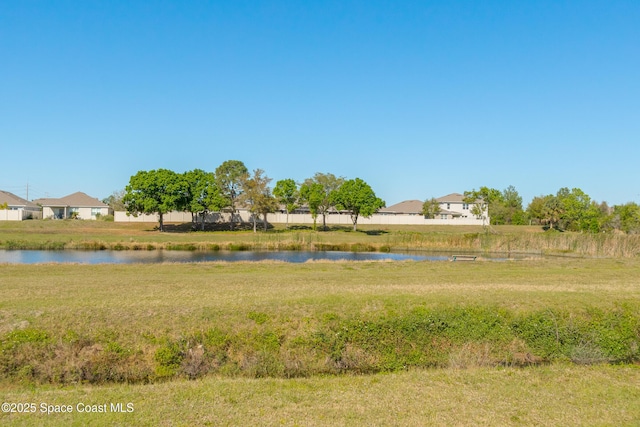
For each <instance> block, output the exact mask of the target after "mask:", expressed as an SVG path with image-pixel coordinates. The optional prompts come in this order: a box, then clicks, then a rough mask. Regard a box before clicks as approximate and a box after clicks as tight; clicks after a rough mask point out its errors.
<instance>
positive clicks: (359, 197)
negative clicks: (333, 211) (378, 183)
mask: <svg viewBox="0 0 640 427" xmlns="http://www.w3.org/2000/svg"><path fill="white" fill-rule="evenodd" d="M333 199H334V201H335V203H336V207H337V208H338V209H340V210H346V211H349V213H350V215H351V221H352V222H353V230H354V231H356V230H357V226H358V217H359V216H363V217H370V216H371V215H373V214H374V213H376V212H377V211H378V209H380V208H383V207H385V203H384V201H383V200H382V199H380V198H378V197H377V196H376V193H374V192H373V190H372V189H371V187H370V186H369V184H367V183H366V182H364V181H363V180H362V179H360V178H356V179H350V180H348V181H345V182H344V183H343V184H342V185H341V186H340V188H339V189H338V190H337V191H336V192H335V193H334V195H333Z"/></svg>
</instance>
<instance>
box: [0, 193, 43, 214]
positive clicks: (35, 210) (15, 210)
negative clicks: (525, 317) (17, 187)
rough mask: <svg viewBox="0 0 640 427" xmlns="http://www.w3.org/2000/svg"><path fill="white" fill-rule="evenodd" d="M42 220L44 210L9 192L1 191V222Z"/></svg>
mask: <svg viewBox="0 0 640 427" xmlns="http://www.w3.org/2000/svg"><path fill="white" fill-rule="evenodd" d="M25 219H42V208H41V207H40V206H38V205H37V204H35V203H32V202H30V201H28V200H26V199H23V198H22V197H18V196H16V195H15V194H13V193H9V192H8V191H2V190H0V221H22V220H25Z"/></svg>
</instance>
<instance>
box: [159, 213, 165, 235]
mask: <svg viewBox="0 0 640 427" xmlns="http://www.w3.org/2000/svg"><path fill="white" fill-rule="evenodd" d="M159 214H160V231H164V223H163V221H162V212H159Z"/></svg>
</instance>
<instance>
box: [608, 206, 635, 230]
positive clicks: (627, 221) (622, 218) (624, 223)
mask: <svg viewBox="0 0 640 427" xmlns="http://www.w3.org/2000/svg"><path fill="white" fill-rule="evenodd" d="M611 223H612V225H613V227H614V228H615V229H616V230H621V231H624V232H625V233H628V234H638V233H640V206H639V205H638V204H636V203H634V202H629V203H626V204H624V205H616V206H614V207H613V213H612V214H611Z"/></svg>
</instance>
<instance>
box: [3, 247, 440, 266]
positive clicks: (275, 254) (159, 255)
mask: <svg viewBox="0 0 640 427" xmlns="http://www.w3.org/2000/svg"><path fill="white" fill-rule="evenodd" d="M447 259H449V257H448V256H447V255H443V254H440V255H434V254H416V253H380V252H339V251H211V252H205V251H167V250H153V251H79V250H62V251H38V250H0V263H9V264H39V263H79V264H134V263H143V264H153V263H163V262H208V261H229V262H233V261H264V260H275V261H284V262H293V263H300V262H306V261H316V260H330V261H338V260H347V261H378V260H391V261H405V260H414V261H425V260H431V261H445V260H447Z"/></svg>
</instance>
